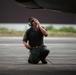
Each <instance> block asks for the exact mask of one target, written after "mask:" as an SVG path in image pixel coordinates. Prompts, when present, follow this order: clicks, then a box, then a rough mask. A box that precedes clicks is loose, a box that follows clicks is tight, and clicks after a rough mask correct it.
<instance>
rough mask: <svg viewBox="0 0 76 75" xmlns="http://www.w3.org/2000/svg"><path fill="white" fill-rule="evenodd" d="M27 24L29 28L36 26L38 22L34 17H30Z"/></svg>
mask: <svg viewBox="0 0 76 75" xmlns="http://www.w3.org/2000/svg"><path fill="white" fill-rule="evenodd" d="M28 22H29V26H36V25H37V23H38V22H39V21H38V20H37V19H36V18H34V17H30V18H29V19H28Z"/></svg>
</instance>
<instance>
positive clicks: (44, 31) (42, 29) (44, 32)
mask: <svg viewBox="0 0 76 75" xmlns="http://www.w3.org/2000/svg"><path fill="white" fill-rule="evenodd" d="M38 26H39V28H40V30H41V32H42V34H43V35H44V36H48V32H47V31H46V30H45V29H44V28H43V27H42V26H40V23H38Z"/></svg>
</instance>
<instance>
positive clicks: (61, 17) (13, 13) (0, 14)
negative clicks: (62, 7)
mask: <svg viewBox="0 0 76 75" xmlns="http://www.w3.org/2000/svg"><path fill="white" fill-rule="evenodd" d="M30 16H34V17H36V18H37V19H38V20H39V21H40V22H41V23H54V24H76V14H71V13H61V12H55V11H51V10H49V9H45V10H39V9H38V10H37V9H27V8H24V7H21V6H19V5H18V4H16V2H15V0H0V23H27V22H28V18H29V17H30Z"/></svg>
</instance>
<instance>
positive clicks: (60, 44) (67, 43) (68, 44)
mask: <svg viewBox="0 0 76 75" xmlns="http://www.w3.org/2000/svg"><path fill="white" fill-rule="evenodd" d="M1 45H10V46H11V45H13V46H24V44H7V43H4V44H0V46H1ZM45 45H69V44H68V43H67V44H63V43H55V44H54V43H53V44H47V43H46V44H45ZM71 45H76V44H71Z"/></svg>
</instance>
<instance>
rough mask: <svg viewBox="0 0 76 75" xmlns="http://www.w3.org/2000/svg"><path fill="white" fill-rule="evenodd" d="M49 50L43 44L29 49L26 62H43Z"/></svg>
mask: <svg viewBox="0 0 76 75" xmlns="http://www.w3.org/2000/svg"><path fill="white" fill-rule="evenodd" d="M49 52H50V51H49V50H48V49H47V47H46V46H45V45H42V46H39V47H38V48H34V49H31V51H30V56H29V59H28V62H29V63H32V64H38V62H39V61H40V60H41V61H42V63H43V61H44V60H45V58H46V57H47V55H48V54H49Z"/></svg>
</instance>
